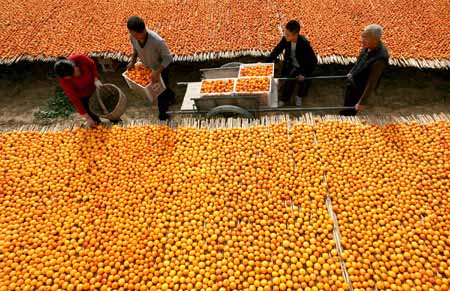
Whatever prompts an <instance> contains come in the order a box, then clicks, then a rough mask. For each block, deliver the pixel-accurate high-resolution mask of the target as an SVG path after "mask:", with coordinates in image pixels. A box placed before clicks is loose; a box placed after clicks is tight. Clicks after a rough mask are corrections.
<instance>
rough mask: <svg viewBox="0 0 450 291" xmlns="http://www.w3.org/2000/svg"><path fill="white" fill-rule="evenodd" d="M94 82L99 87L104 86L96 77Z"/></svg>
mask: <svg viewBox="0 0 450 291" xmlns="http://www.w3.org/2000/svg"><path fill="white" fill-rule="evenodd" d="M94 84H95V87H96V88H97V89H98V88H100V87H101V86H103V83H102V82H101V81H100V80H99V79H96V80H95V82H94Z"/></svg>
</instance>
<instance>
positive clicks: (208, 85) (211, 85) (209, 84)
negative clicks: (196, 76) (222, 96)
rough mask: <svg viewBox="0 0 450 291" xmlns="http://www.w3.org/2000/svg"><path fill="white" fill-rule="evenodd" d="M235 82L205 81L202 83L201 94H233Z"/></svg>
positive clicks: (231, 80) (230, 80)
mask: <svg viewBox="0 0 450 291" xmlns="http://www.w3.org/2000/svg"><path fill="white" fill-rule="evenodd" d="M234 82H235V81H234V80H233V79H229V80H204V81H203V82H202V88H201V90H200V93H201V94H206V93H227V92H233V90H234Z"/></svg>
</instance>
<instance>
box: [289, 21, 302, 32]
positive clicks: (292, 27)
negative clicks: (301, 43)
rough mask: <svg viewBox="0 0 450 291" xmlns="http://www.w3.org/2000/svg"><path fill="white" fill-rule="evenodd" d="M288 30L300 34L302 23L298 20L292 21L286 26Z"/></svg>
mask: <svg viewBox="0 0 450 291" xmlns="http://www.w3.org/2000/svg"><path fill="white" fill-rule="evenodd" d="M286 29H287V30H288V31H290V32H293V33H299V32H300V23H298V21H296V20H291V21H289V22H288V23H287V24H286Z"/></svg>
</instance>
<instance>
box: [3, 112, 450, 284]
mask: <svg viewBox="0 0 450 291" xmlns="http://www.w3.org/2000/svg"><path fill="white" fill-rule="evenodd" d="M0 142H1V145H2V150H1V151H0V181H2V183H1V184H0V187H1V192H0V248H1V253H0V278H1V280H0V290H8V291H9V290H11V291H23V290H100V291H108V290H140V291H150V290H218V291H227V290H230V291H231V290H243V291H244V290H267V291H272V290H283V291H294V290H311V291H312V290H317V291H319V290H326V291H328V290H332V291H333V290H335V291H351V290H354V291H363V290H364V291H368V290H374V291H375V290H402V291H404V290H441V291H444V290H449V278H450V269H449V265H450V262H449V260H450V228H449V225H450V212H449V211H448V205H449V204H450V177H449V158H448V155H449V152H448V148H449V145H450V116H449V115H439V116H419V117H414V116H412V117H408V118H392V119H390V120H365V119H360V118H342V117H333V116H327V117H320V116H319V117H318V116H316V117H313V116H312V115H304V116H301V117H299V118H295V119H292V118H289V117H288V116H275V117H264V118H261V119H258V120H252V121H249V120H246V119H235V120H232V121H230V120H224V119H216V120H208V121H205V122H202V123H200V122H198V120H196V119H183V120H181V121H177V125H176V126H175V125H174V124H169V126H167V125H160V124H157V123H155V124H152V123H151V122H148V121H133V122H128V123H125V124H124V125H123V126H113V127H112V128H104V127H98V128H96V129H81V128H73V127H72V125H71V126H69V127H67V128H66V127H65V126H62V125H60V126H57V127H55V128H49V127H35V128H34V129H33V128H29V129H26V128H21V129H17V130H13V131H9V132H3V133H1V134H0ZM330 201H331V204H330Z"/></svg>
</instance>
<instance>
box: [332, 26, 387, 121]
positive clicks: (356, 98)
mask: <svg viewBox="0 0 450 291" xmlns="http://www.w3.org/2000/svg"><path fill="white" fill-rule="evenodd" d="M382 35H383V28H382V27H381V26H380V25H378V24H371V25H368V26H367V27H366V28H365V29H364V31H363V32H362V34H361V42H362V50H361V52H360V54H359V56H358V59H357V61H356V64H355V65H354V66H353V68H352V69H351V70H350V73H349V74H348V75H347V77H348V81H347V87H346V90H345V101H344V106H346V107H347V106H348V107H353V106H354V107H355V108H354V109H348V110H343V111H341V112H340V114H341V115H347V116H352V115H356V113H358V112H360V111H363V109H364V104H365V103H366V102H367V99H368V98H369V97H370V95H371V94H372V93H373V92H374V91H375V89H376V88H377V87H378V84H379V82H380V78H381V75H382V73H383V71H384V69H385V68H386V67H387V65H388V63H389V53H388V50H387V48H386V47H385V46H384V44H383V42H382V41H381V37H382Z"/></svg>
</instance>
